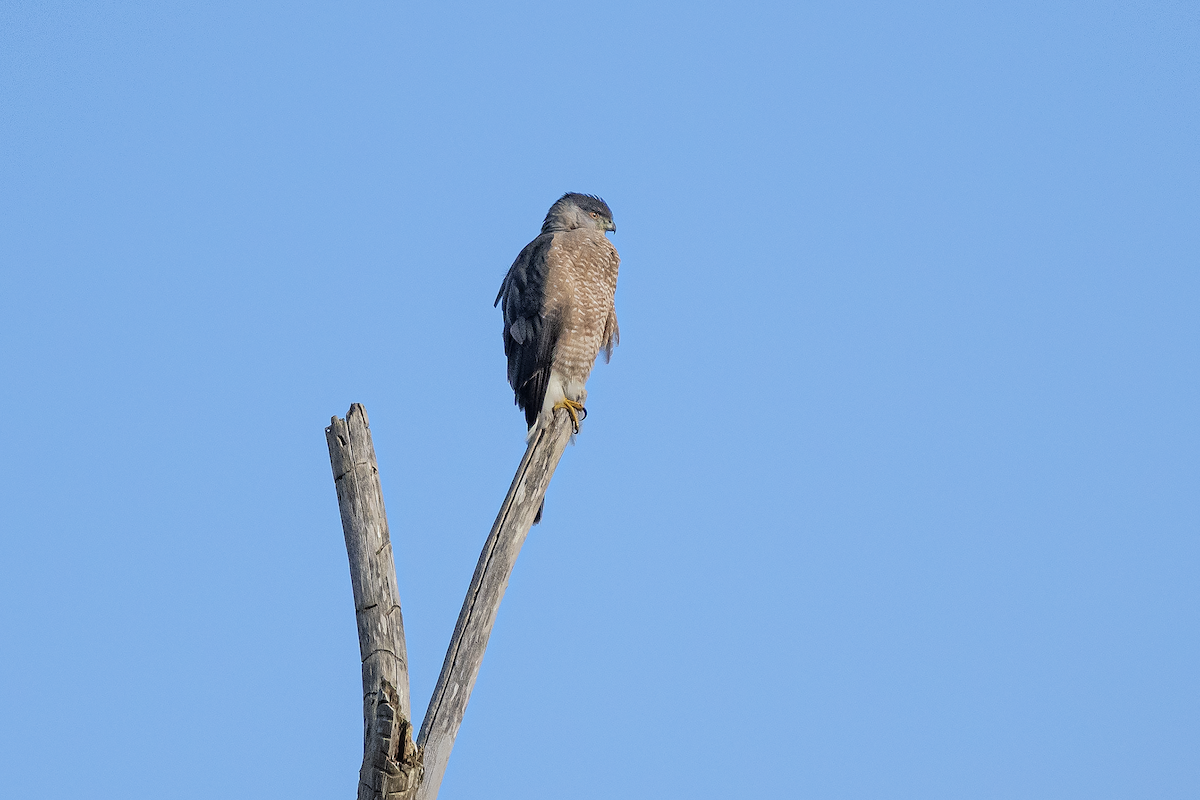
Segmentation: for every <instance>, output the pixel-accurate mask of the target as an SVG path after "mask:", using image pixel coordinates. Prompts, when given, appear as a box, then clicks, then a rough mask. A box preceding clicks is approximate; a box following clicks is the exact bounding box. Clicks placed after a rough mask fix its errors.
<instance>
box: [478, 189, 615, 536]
mask: <svg viewBox="0 0 1200 800" xmlns="http://www.w3.org/2000/svg"><path fill="white" fill-rule="evenodd" d="M616 230H617V226H616V225H615V224H613V215H612V210H611V209H609V207H608V203H606V202H604V201H603V200H602V199H600V198H599V197H596V196H595V195H590V194H580V193H578V192H567V193H566V194H564V195H563V196H562V197H560V198H559V199H558V200H557V201H555V203H554V205H552V206H550V210H549V211H548V212H546V218H545V220H544V221H543V222H542V232H541V233H540V234H538V236H537V237H536V238H535V239H534V240H533V241H532V242H530V243H529V244H527V245H525V247H524V248H523V249H522V250H521V252H520V254H519V255H518V256H517V258H516V260H515V261H513V263H512V266H511V267H509V270H508V273H507V274H506V275H505V276H504V281H503V282H502V283H501V284H500V292H499V293H498V294H497V295H496V301H495V302H494V303H493V304H492V305H493V307H495V306H498V305H500V304H501V302H503V306H502V308H501V311H502V312H503V315H504V333H503V337H504V355H505V357H506V358H507V359H508V383H509V385H510V386H511V387H512V390H513V394H514V396H515V401H516V404H517V406H519V407H520V409H521V410H522V411H524V412H525V422H526V424H527V425H528V426H529V429H528V434H527V439H532V437H533V435H534V434H535V433H536V431H537V430H538V429H540V428H542V427H545V426H546V425H547V424H549V422H550V419H551V418H552V417H553V414H554V410H555V409H559V408H562V409H566V411H567V414H568V415H569V416H570V417H571V425H572V429H573V431H574V433H576V434H577V433H579V423H580V421H581V420H582V419H583V418H584V417H586V416H587V409H586V408H585V407H584V402H585V401H586V400H587V389H586V388H585V385H586V384H587V379H588V376H589V375H590V374H591V372H592V366H593V365H594V364H595V362H596V358H597V356H598V355H599V354H600V351H602V350H603V351H604V360H605V361H606V362H607V361H608V360H609V359H611V358H612V351H613V348H614V347H616V346H617V343H618V342H619V341H620V338H621V332H620V328H619V327H618V326H617V312H616V308H615V307H614V304H613V297H614V295H615V294H616V290H617V270H618V268H619V266H620V263H621V257H620V256H619V255H618V254H617V248H616V247H614V246H613V244H612V242H611V241H609V239H608V236H607V234H608V233H609V232H616ZM538 519H539V520H540V519H541V510H540V509H539V511H538Z"/></svg>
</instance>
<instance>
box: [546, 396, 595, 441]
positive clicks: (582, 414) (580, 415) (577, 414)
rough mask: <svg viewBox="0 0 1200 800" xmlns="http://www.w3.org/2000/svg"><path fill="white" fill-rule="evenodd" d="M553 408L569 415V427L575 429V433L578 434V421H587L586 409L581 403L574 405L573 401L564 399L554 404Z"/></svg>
mask: <svg viewBox="0 0 1200 800" xmlns="http://www.w3.org/2000/svg"><path fill="white" fill-rule="evenodd" d="M554 407H555V408H565V409H566V410H567V413H568V414H570V415H571V427H572V428H574V429H575V433H579V421H580V420H581V419H587V409H586V408H584V407H583V403H576V402H575V401H574V400H568V399H567V398H565V397H564V398H563V399H562V400H559V401H558V402H557V403H555V404H554Z"/></svg>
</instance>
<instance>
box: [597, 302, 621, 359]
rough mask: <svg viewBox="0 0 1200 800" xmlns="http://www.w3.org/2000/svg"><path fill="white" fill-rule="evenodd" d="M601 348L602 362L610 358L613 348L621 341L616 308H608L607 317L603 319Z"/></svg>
mask: <svg viewBox="0 0 1200 800" xmlns="http://www.w3.org/2000/svg"><path fill="white" fill-rule="evenodd" d="M600 341H601V345H600V346H601V348H602V349H603V350H604V363H606V364H607V363H608V362H609V361H611V360H612V351H613V348H614V347H616V346H617V345H618V344H620V343H621V326H619V325H617V310H616V309H615V308H610V309H609V310H608V318H607V319H606V320H604V336H603V337H601V339H600Z"/></svg>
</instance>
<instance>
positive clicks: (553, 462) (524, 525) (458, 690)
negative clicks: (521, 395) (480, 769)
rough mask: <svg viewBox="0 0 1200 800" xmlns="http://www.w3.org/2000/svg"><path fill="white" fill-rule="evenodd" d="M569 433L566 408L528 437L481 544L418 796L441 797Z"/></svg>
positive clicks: (424, 741)
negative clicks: (499, 617)
mask: <svg viewBox="0 0 1200 800" xmlns="http://www.w3.org/2000/svg"><path fill="white" fill-rule="evenodd" d="M570 437H571V423H570V420H569V418H568V417H567V414H566V412H565V411H564V412H562V413H560V414H555V416H554V418H553V420H552V421H551V423H550V425H548V426H547V427H545V428H542V429H541V430H539V431H538V432H537V433H536V434H535V435H534V437H533V439H532V440H530V442H529V447H528V448H526V450H525V457H524V458H522V459H521V465H520V466H519V467H517V474H516V475H515V476H514V477H513V482H512V485H511V486H510V487H509V489H508V496H507V497H505V498H504V504H503V505H502V506H500V513H499V514H497V515H496V521H495V522H494V523H493V524H492V530H491V533H489V534H488V538H487V542H486V543H485V544H484V545H483V552H482V553H480V554H479V563H478V564H477V565H476V566H475V575H474V577H472V578H471V587H470V588H469V589H468V590H467V597H466V599H465V600H464V601H463V607H462V611H460V612H459V614H458V624H456V625H455V626H454V637H453V638H452V639H451V640H450V648H449V649H448V650H447V651H446V660H445V662H443V664H442V674H441V675H440V676H439V677H438V682H437V687H436V688H435V689H434V690H433V697H432V698H430V700H429V710H427V711H426V712H425V720H424V722H422V723H421V735H420V736H419V737H418V738H417V745H418V747H420V748H421V750H422V752H423V753H424V756H425V777H424V779H423V780H422V781H421V786H420V788H419V789H418V790H417V800H434V798H436V797H437V793H438V787H440V786H441V783H442V775H444V774H445V772H446V762H447V760H449V758H450V750H451V749H452V748H453V747H454V738H455V737H456V736H457V735H458V728H459V725H461V724H462V718H463V714H464V713H465V712H466V710H467V700H469V699H470V697H471V689H472V688H474V686H475V678H476V677H477V676H478V675H479V666H480V665H481V664H482V663H483V651H484V650H485V649H486V648H487V643H488V637H489V636H491V633H492V624H493V623H495V621H496V612H497V611H498V610H499V608H500V600H501V599H503V597H504V590H505V589H506V588H508V579H509V576H511V575H512V570H513V566H514V565H515V564H516V562H517V554H518V553H520V552H521V545H523V544H524V543H525V537H526V535H528V533H529V528H530V527H531V526H532V525H533V518H534V517H535V516H537V511H538V507H539V506H540V505H541V504H542V498H543V497H544V496H545V494H546V487H547V486H549V485H550V478H551V477H552V476H553V475H554V468H555V467H557V466H558V461H559V459H560V458H562V454H563V450H565V449H566V447H567V441H568V440H569V439H570Z"/></svg>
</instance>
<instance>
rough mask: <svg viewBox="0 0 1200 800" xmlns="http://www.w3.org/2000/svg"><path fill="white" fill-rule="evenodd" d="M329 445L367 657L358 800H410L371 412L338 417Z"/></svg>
mask: <svg viewBox="0 0 1200 800" xmlns="http://www.w3.org/2000/svg"><path fill="white" fill-rule="evenodd" d="M325 440H326V442H327V443H328V445H329V461H330V464H331V465H332V466H333V481H334V486H336V487H337V497H338V508H339V509H340V510H341V514H342V531H343V532H344V533H345V535H346V555H347V556H349V559H350V585H351V586H352V587H353V590H354V612H355V616H356V617H357V620H358V649H359V655H361V656H362V680H363V764H362V769H361V770H359V779H358V780H359V782H358V800H411V798H412V797H413V795H414V792H415V791H416V788H417V785H418V784H419V783H420V778H421V759H420V754H419V752H418V750H417V748H416V746H415V745H414V744H413V741H412V710H411V704H410V702H409V694H408V654H407V652H406V650H405V645H404V619H403V618H402V617H401V615H400V593H399V591H398V590H397V588H396V567H395V563H394V562H393V560H392V542H391V537H390V536H389V534H388V525H387V514H386V513H385V511H384V507H383V490H382V488H381V487H380V485H379V468H378V466H377V465H376V463H375V447H374V445H373V444H372V443H371V430H370V427H369V424H368V422H367V412H366V410H365V409H364V408H363V407H362V406H361V405H359V404H358V403H355V404H354V405H352V406H350V411H349V412H347V414H346V419H344V420H341V419H338V418H337V417H334V418H333V419H332V420H331V421H330V425H329V427H328V428H326V429H325Z"/></svg>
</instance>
